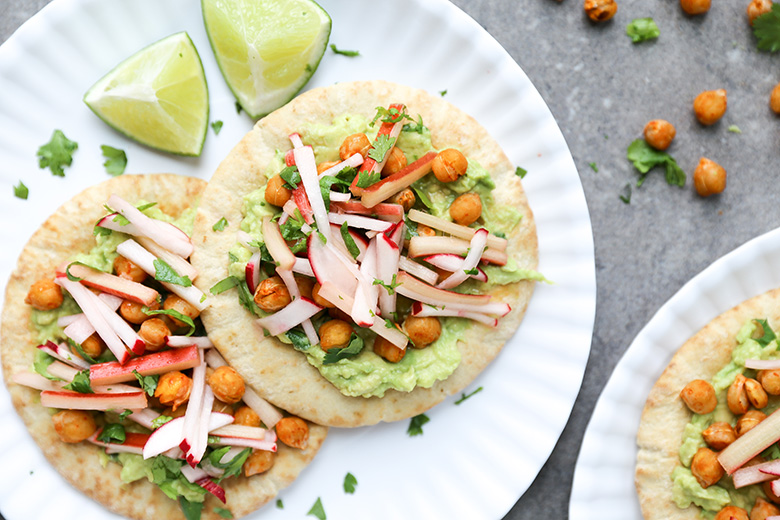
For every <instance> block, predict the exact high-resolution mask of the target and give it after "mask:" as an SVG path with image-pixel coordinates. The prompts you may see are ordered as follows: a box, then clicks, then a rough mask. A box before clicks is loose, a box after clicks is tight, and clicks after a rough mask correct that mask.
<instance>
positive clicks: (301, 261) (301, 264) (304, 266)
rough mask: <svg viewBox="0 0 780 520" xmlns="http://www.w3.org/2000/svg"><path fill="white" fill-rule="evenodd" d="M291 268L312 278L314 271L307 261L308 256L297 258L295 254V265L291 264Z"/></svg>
mask: <svg viewBox="0 0 780 520" xmlns="http://www.w3.org/2000/svg"><path fill="white" fill-rule="evenodd" d="M292 270H293V272H294V273H298V274H302V275H305V276H310V277H312V278H314V271H313V270H312V268H311V262H309V260H308V258H298V257H297V256H296V257H295V265H293V268H292Z"/></svg>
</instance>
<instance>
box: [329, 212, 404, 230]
mask: <svg viewBox="0 0 780 520" xmlns="http://www.w3.org/2000/svg"><path fill="white" fill-rule="evenodd" d="M328 220H330V221H331V222H332V223H333V224H336V225H338V226H341V225H342V224H343V223H344V222H346V223H347V225H348V226H349V227H353V228H360V229H368V230H370V231H379V232H385V231H387V230H388V229H390V228H391V227H392V223H391V222H388V221H386V220H377V219H375V218H370V217H364V216H362V215H353V214H350V213H328Z"/></svg>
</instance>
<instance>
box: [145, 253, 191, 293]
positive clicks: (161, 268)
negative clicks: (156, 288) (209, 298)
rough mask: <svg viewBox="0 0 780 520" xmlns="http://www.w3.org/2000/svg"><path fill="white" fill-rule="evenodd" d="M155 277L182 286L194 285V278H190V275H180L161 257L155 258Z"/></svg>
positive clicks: (160, 280)
mask: <svg viewBox="0 0 780 520" xmlns="http://www.w3.org/2000/svg"><path fill="white" fill-rule="evenodd" d="M154 279H155V280H157V281H158V282H167V283H172V284H174V285H181V286H182V287H190V286H192V280H190V277H189V276H181V275H179V273H177V272H176V271H174V270H173V267H171V266H170V265H168V263H167V262H165V260H160V259H159V258H156V259H155V260H154Z"/></svg>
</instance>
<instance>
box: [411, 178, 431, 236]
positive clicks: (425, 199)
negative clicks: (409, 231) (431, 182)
mask: <svg viewBox="0 0 780 520" xmlns="http://www.w3.org/2000/svg"><path fill="white" fill-rule="evenodd" d="M411 188H412V190H414V193H415V195H417V200H419V201H420V202H421V203H422V205H423V206H425V207H426V208H428V209H433V202H431V198H430V197H429V196H428V194H427V193H426V192H424V191H423V190H421V189H420V188H417V187H416V186H414V185H412V186H411ZM415 228H416V226H415Z"/></svg>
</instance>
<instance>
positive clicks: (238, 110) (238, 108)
mask: <svg viewBox="0 0 780 520" xmlns="http://www.w3.org/2000/svg"><path fill="white" fill-rule="evenodd" d="M241 110H242V109H241V103H239V102H238V101H236V114H240V113H241Z"/></svg>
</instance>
